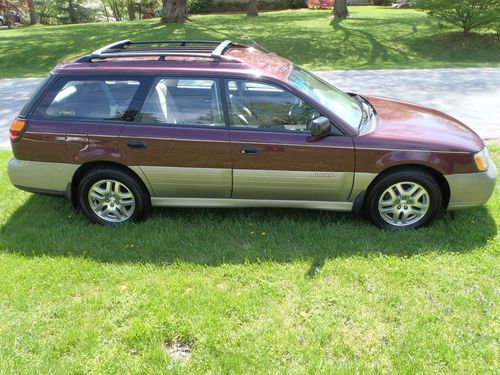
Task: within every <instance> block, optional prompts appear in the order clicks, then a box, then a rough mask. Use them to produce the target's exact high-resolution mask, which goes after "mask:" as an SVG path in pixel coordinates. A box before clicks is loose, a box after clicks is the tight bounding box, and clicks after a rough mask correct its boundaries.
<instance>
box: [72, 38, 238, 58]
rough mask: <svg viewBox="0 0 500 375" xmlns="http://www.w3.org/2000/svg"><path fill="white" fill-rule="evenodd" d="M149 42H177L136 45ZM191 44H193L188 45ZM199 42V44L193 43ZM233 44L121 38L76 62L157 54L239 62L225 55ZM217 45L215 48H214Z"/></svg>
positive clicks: (206, 41) (226, 42) (227, 41)
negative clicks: (154, 45) (133, 40)
mask: <svg viewBox="0 0 500 375" xmlns="http://www.w3.org/2000/svg"><path fill="white" fill-rule="evenodd" d="M147 44H177V45H170V46H159V47H138V48H133V47H132V46H134V45H147ZM188 44H191V45H188ZM192 44H198V45H192ZM231 45H237V44H234V43H232V42H231V41H230V40H225V41H223V42H216V41H212V40H162V41H139V42H132V41H131V40H128V39H126V40H121V41H118V42H114V43H111V44H108V45H106V46H104V47H101V48H99V49H97V50H95V51H94V52H92V53H91V54H89V55H85V56H82V57H80V58H79V59H78V60H76V62H91V61H92V60H94V59H108V58H114V57H118V58H120V57H148V56H157V57H161V58H162V60H164V58H165V57H168V56H179V57H199V58H206V59H214V60H225V61H235V62H239V60H238V59H234V58H230V57H226V56H223V55H224V53H225V52H226V50H227V49H228V48H229V47H230V46H231ZM214 46H215V48H213V47H214Z"/></svg>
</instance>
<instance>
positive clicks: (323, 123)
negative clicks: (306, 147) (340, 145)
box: [309, 116, 332, 137]
mask: <svg viewBox="0 0 500 375" xmlns="http://www.w3.org/2000/svg"><path fill="white" fill-rule="evenodd" d="M331 127H332V125H331V124H330V120H329V119H327V118H326V117H323V116H321V117H318V118H316V119H314V120H311V122H310V124H309V129H310V130H311V135H312V136H314V137H321V136H322V135H326V134H328V133H329V132H330V129H331Z"/></svg>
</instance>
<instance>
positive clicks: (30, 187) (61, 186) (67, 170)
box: [7, 158, 79, 196]
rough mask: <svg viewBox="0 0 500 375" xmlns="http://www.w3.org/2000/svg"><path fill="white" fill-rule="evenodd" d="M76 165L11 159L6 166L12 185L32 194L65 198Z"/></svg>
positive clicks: (76, 167)
mask: <svg viewBox="0 0 500 375" xmlns="http://www.w3.org/2000/svg"><path fill="white" fill-rule="evenodd" d="M78 167H79V165H78V164H66V163H47V162H39V161H27V160H18V159H16V158H12V159H10V161H9V164H8V166H7V171H8V174H9V179H10V181H11V182H12V185H14V186H15V187H17V188H18V189H21V190H26V191H29V192H33V193H41V194H50V195H60V196H65V195H66V191H67V187H68V185H70V184H71V180H72V179H73V176H74V174H75V172H76V170H77V169H78Z"/></svg>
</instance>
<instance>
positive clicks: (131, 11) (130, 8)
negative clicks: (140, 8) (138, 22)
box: [127, 0, 136, 21]
mask: <svg viewBox="0 0 500 375" xmlns="http://www.w3.org/2000/svg"><path fill="white" fill-rule="evenodd" d="M135 8H136V4H135V1H134V0H128V1H127V12H128V19H129V21H133V20H135Z"/></svg>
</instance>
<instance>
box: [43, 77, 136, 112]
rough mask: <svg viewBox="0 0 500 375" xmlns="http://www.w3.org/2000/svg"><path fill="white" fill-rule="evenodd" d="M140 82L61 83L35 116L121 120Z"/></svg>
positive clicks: (105, 80)
mask: <svg viewBox="0 0 500 375" xmlns="http://www.w3.org/2000/svg"><path fill="white" fill-rule="evenodd" d="M138 88H139V81H135V80H115V79H104V78H103V79H95V78H92V79H88V80H87V79H81V80H64V81H63V82H58V84H56V87H55V88H54V89H53V90H50V94H49V97H47V98H45V100H44V101H43V102H42V103H41V105H40V106H39V107H38V108H37V110H36V112H35V116H38V117H47V118H64V119H85V120H122V119H123V115H124V114H125V112H126V111H127V109H128V108H129V106H130V103H131V102H132V99H133V98H134V96H135V94H136V92H137V89H138Z"/></svg>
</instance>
